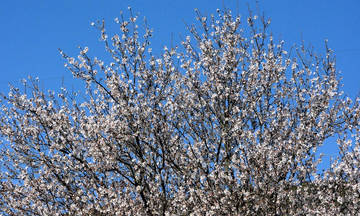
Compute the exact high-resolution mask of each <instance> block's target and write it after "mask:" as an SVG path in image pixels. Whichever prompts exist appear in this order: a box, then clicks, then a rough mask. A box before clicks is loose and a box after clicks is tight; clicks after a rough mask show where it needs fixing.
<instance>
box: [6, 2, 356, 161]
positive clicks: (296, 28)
mask: <svg viewBox="0 0 360 216" xmlns="http://www.w3.org/2000/svg"><path fill="white" fill-rule="evenodd" d="M1 3H2V5H1V7H0V27H1V33H0V65H1V69H0V75H1V79H0V92H2V93H7V92H8V89H9V83H11V84H13V85H15V86H20V83H19V82H20V80H21V79H22V78H26V77H27V76H28V75H31V76H33V77H39V79H40V82H41V83H42V84H41V85H42V86H43V87H44V88H46V89H53V90H58V89H59V88H60V86H61V83H62V80H64V84H65V86H67V87H70V86H72V85H77V83H76V82H74V81H73V80H72V75H71V73H70V72H69V71H67V70H66V69H65V68H64V61H63V59H62V58H61V56H60V54H59V52H58V48H61V49H62V50H64V51H65V52H66V53H67V54H68V55H70V56H77V55H78V51H79V50H78V48H77V47H78V46H79V45H80V46H82V47H84V46H88V47H89V48H90V52H89V54H90V55H91V56H101V55H103V54H104V52H103V46H102V43H101V42H100V41H99V32H98V31H97V30H96V29H95V28H94V27H91V26H90V23H91V22H93V21H96V20H102V19H105V21H106V22H107V24H108V26H109V27H110V28H109V27H108V28H107V29H110V30H112V31H113V32H116V29H115V28H114V27H115V26H114V27H111V26H112V25H113V23H114V22H113V20H114V18H115V17H118V16H119V15H120V11H126V10H127V7H128V6H131V7H132V9H133V11H134V12H135V13H140V18H141V17H142V16H145V17H146V18H147V21H148V24H149V26H150V27H151V28H153V30H154V34H153V35H154V38H153V40H152V47H153V50H160V49H161V48H162V47H163V46H164V45H167V46H171V41H172V40H171V38H173V41H175V42H176V41H179V40H180V36H182V37H184V36H186V35H188V34H189V33H188V32H187V31H186V29H185V24H184V23H188V24H191V23H195V22H196V20H195V13H194V8H198V9H199V10H200V11H201V12H202V13H203V14H204V15H209V14H211V13H215V12H216V9H217V8H220V9H221V8H223V7H224V6H225V7H227V8H229V9H231V10H232V11H233V12H239V13H240V14H244V15H246V14H247V6H246V5H247V3H250V5H251V8H252V9H253V10H255V11H256V10H257V9H256V6H255V1H251V0H248V1H243V0H102V1H100V0H96V1H95V0H59V1H49V0H32V1H29V0H3V1H2V2H1ZM259 10H260V11H261V12H264V13H265V15H266V16H268V17H270V18H271V20H272V25H271V31H272V32H273V35H274V37H275V39H283V40H285V42H286V44H287V45H289V46H291V45H293V44H300V43H301V41H302V39H303V40H304V41H305V44H311V45H313V46H314V47H315V50H316V51H317V52H319V53H323V51H324V40H325V39H328V41H329V46H330V48H332V49H333V50H335V54H336V56H337V68H338V69H339V70H340V71H341V72H342V76H343V84H344V88H343V89H344V91H345V93H347V94H348V95H349V96H351V97H355V96H356V95H357V94H358V92H359V90H360V88H359V83H360V75H359V72H360V71H359V69H358V68H359V62H360V40H359V35H360V28H359V27H360V13H359V10H360V1H359V0H343V1H338V0H315V1H314V0H301V1H298V0H272V1H269V0H259ZM323 151H324V152H325V153H326V154H327V155H330V154H332V153H333V152H335V151H336V147H335V146H334V145H332V146H330V147H326V148H324V149H323Z"/></svg>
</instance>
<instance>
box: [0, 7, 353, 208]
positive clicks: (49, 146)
mask: <svg viewBox="0 0 360 216" xmlns="http://www.w3.org/2000/svg"><path fill="white" fill-rule="evenodd" d="M197 14H198V20H199V25H198V27H195V26H191V27H189V31H190V32H191V36H188V37H186V39H185V40H184V41H183V42H182V43H181V46H180V47H181V48H171V49H168V48H165V49H164V52H163V53H162V54H161V55H160V56H155V55H154V54H153V53H152V51H151V48H150V47H149V45H150V38H151V36H152V32H151V30H150V29H149V28H148V27H146V25H145V28H144V29H141V28H139V27H138V25H137V24H136V23H137V22H136V18H137V17H136V16H133V15H131V17H130V19H129V20H125V19H124V18H121V19H116V20H115V21H116V23H118V24H119V25H120V34H115V35H114V36H112V37H111V38H109V37H108V34H107V32H106V31H105V27H104V24H103V23H101V22H99V23H92V25H94V26H95V27H98V28H99V29H100V31H101V39H102V40H103V41H104V44H105V48H106V51H107V52H108V53H109V54H110V58H111V60H110V62H109V63H105V62H106V61H105V60H100V59H98V58H96V57H94V58H92V57H90V56H89V54H88V53H89V49H88V48H84V49H81V52H80V55H79V56H78V58H72V57H68V56H67V55H66V54H65V53H63V52H61V54H62V56H63V57H64V58H65V60H66V61H67V64H66V67H67V68H68V69H69V70H70V71H71V72H72V73H73V75H74V77H76V78H77V79H80V80H83V81H84V83H85V90H86V91H84V92H83V93H82V94H80V95H81V96H78V95H79V94H78V93H74V92H69V91H67V90H66V89H65V88H63V89H62V90H61V91H60V92H59V93H55V92H53V91H49V92H44V91H42V90H41V89H40V88H39V84H38V81H37V80H33V79H29V80H27V81H24V86H25V87H26V90H24V91H21V90H20V89H18V88H15V87H13V88H11V90H10V93H9V94H8V95H3V96H2V102H3V103H2V104H3V105H2V107H1V114H0V135H1V137H2V144H1V153H0V159H1V165H0V214H2V215H317V214H321V215H355V214H358V213H359V212H360V126H359V120H360V103H359V102H360V100H359V99H356V100H354V101H352V100H351V99H349V98H347V97H346V96H344V95H343V93H342V92H341V89H340V87H341V85H340V84H339V81H338V80H339V77H338V72H337V70H336V66H335V59H334V56H333V54H332V51H331V50H330V49H328V48H327V47H326V55H325V56H323V57H319V56H317V55H315V54H314V53H312V52H310V51H308V50H306V49H304V47H302V46H300V47H299V48H295V49H293V52H289V53H288V52H286V51H285V50H284V42H282V41H281V42H275V41H274V40H273V38H272V36H271V34H269V33H268V27H269V24H270V22H269V21H268V20H267V19H265V18H263V17H261V18H258V17H256V16H252V15H251V14H250V16H249V18H248V19H247V20H245V21H243V20H242V19H240V16H233V15H232V14H231V12H230V11H220V10H219V11H217V14H216V15H211V16H210V17H203V16H202V15H201V14H200V13H199V12H197ZM334 137H335V138H336V139H337V143H331V142H329V141H327V140H329V138H332V139H333V138H334ZM332 139H331V140H332ZM325 142H326V144H328V145H338V147H339V156H338V158H336V159H335V160H334V161H332V162H331V165H330V166H329V168H328V169H326V170H323V171H319V170H318V165H319V163H320V162H321V157H319V156H318V151H319V150H318V148H319V147H320V146H321V145H323V144H324V143H325Z"/></svg>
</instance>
